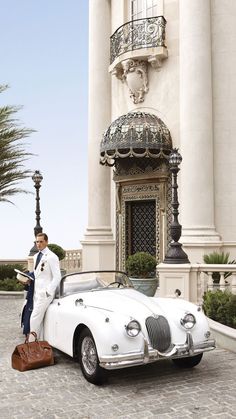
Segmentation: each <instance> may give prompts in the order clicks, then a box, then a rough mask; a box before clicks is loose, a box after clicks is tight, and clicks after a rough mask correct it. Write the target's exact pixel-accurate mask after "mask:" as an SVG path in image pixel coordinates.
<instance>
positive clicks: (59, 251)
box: [48, 243, 66, 260]
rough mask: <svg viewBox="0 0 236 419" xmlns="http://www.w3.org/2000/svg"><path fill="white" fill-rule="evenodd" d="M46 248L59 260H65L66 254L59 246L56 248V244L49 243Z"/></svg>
mask: <svg viewBox="0 0 236 419" xmlns="http://www.w3.org/2000/svg"><path fill="white" fill-rule="evenodd" d="M48 248H49V249H50V250H51V251H52V252H53V253H55V254H56V255H57V256H58V258H59V260H62V259H64V258H65V256H66V252H65V250H64V249H63V248H62V247H61V246H58V244H55V243H49V245H48Z"/></svg>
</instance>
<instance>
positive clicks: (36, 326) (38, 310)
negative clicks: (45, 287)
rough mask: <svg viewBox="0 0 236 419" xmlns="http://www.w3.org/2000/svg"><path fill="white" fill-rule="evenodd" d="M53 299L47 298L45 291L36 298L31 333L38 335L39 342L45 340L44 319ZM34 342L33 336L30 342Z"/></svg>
mask: <svg viewBox="0 0 236 419" xmlns="http://www.w3.org/2000/svg"><path fill="white" fill-rule="evenodd" d="M52 300H53V297H52V296H49V297H47V295H46V292H45V291H39V292H38V293H36V295H35V296H34V308H33V311H32V314H31V317H30V331H31V332H35V333H37V337H38V339H39V340H43V338H44V337H43V319H44V316H45V313H46V310H47V308H48V306H49V304H50V303H51V302H52ZM32 340H34V337H33V335H30V336H29V341H32Z"/></svg>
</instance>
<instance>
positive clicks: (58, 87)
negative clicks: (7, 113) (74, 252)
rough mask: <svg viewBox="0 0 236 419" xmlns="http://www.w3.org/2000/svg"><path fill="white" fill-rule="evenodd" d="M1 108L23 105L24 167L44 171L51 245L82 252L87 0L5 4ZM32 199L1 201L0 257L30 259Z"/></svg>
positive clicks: (44, 216) (43, 205)
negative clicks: (26, 155) (26, 132)
mask: <svg viewBox="0 0 236 419" xmlns="http://www.w3.org/2000/svg"><path fill="white" fill-rule="evenodd" d="M0 9H1V25H0V39H1V64H0V84H8V85H9V89H8V90H7V91H5V92H3V93H2V94H1V95H0V106H5V105H20V106H23V108H22V109H21V110H20V111H19V112H18V113H17V118H18V120H19V123H20V125H21V126H22V127H27V128H32V129H34V130H35V131H36V132H34V133H33V134H31V136H30V137H29V138H27V139H26V140H25V141H24V142H25V150H26V151H27V152H30V153H33V154H34V156H32V157H30V159H29V160H27V161H26V162H25V168H27V169H30V170H32V171H33V172H34V171H35V170H40V172H41V173H42V175H43V180H42V183H41V188H40V209H41V215H40V216H41V220H40V224H41V226H42V228H43V231H44V232H45V233H47V234H48V236H49V243H56V244H58V245H60V246H62V247H63V248H64V249H67V250H68V249H79V248H81V244H80V240H82V239H83V236H84V234H85V230H86V227H87V206H88V204H87V195H88V192H87V189H88V188H87V171H88V167H87V121H88V115H87V108H88V103H87V102H88V97H87V96H88V76H87V74H88V71H87V69H88V0H40V1H35V0H7V1H3V0H0ZM18 186H19V187H21V188H25V189H27V190H28V191H29V192H32V193H33V194H20V195H16V196H15V197H14V198H12V200H13V202H14V204H15V205H11V204H8V203H2V202H1V203H0V237H1V240H0V259H12V258H26V257H27V256H28V254H29V251H30V249H31V248H32V246H33V244H34V227H35V225H36V214H35V209H36V200H35V188H34V183H33V180H32V179H31V178H29V179H27V180H25V181H23V182H20V183H19V185H18Z"/></svg>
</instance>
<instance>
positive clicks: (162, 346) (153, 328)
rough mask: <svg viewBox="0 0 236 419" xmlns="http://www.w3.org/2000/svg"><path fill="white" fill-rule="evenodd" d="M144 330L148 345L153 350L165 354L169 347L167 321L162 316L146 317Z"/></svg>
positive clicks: (169, 338) (169, 336) (169, 337)
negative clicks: (146, 334) (145, 329)
mask: <svg viewBox="0 0 236 419" xmlns="http://www.w3.org/2000/svg"><path fill="white" fill-rule="evenodd" d="M146 328H147V332H148V336H149V339H150V343H151V345H152V347H153V348H154V349H157V350H158V351H160V352H165V351H167V349H168V348H169V347H170V344H171V335H170V326H169V323H168V321H167V320H166V318H165V317H163V316H158V317H157V318H155V317H148V318H147V319H146Z"/></svg>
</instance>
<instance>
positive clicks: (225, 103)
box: [212, 0, 236, 258]
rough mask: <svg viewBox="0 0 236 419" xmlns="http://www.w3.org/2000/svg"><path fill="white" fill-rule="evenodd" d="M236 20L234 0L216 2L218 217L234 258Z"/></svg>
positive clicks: (214, 57) (216, 205) (214, 29)
mask: <svg viewBox="0 0 236 419" xmlns="http://www.w3.org/2000/svg"><path fill="white" fill-rule="evenodd" d="M235 22H236V2H235V1H234V0H231V1H224V0H223V1H217V0H214V1H212V63H213V72H212V77H213V116H214V119H213V120H214V169H215V176H214V180H215V219H216V225H217V229H218V231H219V233H220V234H221V236H222V240H223V242H224V243H225V245H226V246H227V247H228V249H229V251H230V253H231V256H232V258H235V257H236V250H235V246H236V217H235V214H236V165H235V156H236V135H235V133H236V117H235V113H236V25H235ZM229 242H231V243H229ZM232 246H233V247H232Z"/></svg>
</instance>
